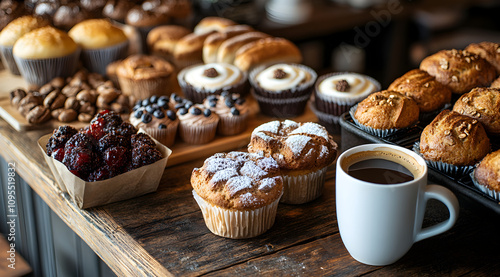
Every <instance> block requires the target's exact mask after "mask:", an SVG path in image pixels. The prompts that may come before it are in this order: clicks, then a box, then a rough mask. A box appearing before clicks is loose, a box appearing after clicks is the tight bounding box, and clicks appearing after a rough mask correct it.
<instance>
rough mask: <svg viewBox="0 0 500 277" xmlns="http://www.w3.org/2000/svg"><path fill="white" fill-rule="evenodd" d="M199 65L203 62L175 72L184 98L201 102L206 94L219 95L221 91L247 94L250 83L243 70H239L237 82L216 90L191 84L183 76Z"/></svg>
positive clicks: (241, 94)
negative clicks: (240, 74) (239, 74)
mask: <svg viewBox="0 0 500 277" xmlns="http://www.w3.org/2000/svg"><path fill="white" fill-rule="evenodd" d="M201 65H203V64H199V63H198V64H195V65H191V66H188V67H186V68H184V69H182V70H181V71H180V72H179V74H177V81H178V83H179V86H180V87H181V89H182V92H183V93H184V97H185V98H187V99H189V100H191V101H193V102H194V103H197V104H202V103H203V100H205V98H207V96H209V95H213V94H216V95H220V94H221V93H222V92H223V91H227V92H229V93H237V94H239V95H240V96H243V97H244V96H245V95H247V94H248V91H249V90H250V85H249V84H248V78H247V76H248V75H247V74H246V73H245V72H244V71H242V72H241V73H242V76H241V79H240V81H239V82H238V83H236V84H234V85H231V86H225V87H222V88H219V89H216V90H206V89H204V88H198V87H194V86H192V85H191V84H189V83H187V82H186V80H185V78H184V76H185V75H186V73H187V72H188V71H189V70H191V69H192V68H194V67H197V66H201Z"/></svg>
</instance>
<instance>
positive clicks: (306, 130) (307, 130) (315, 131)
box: [290, 122, 328, 140]
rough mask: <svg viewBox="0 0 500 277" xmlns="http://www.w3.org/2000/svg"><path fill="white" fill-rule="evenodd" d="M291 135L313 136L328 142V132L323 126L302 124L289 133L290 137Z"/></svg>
mask: <svg viewBox="0 0 500 277" xmlns="http://www.w3.org/2000/svg"><path fill="white" fill-rule="evenodd" d="M293 134H308V135H315V136H319V137H322V138H324V139H326V140H328V131H327V130H326V129H325V128H324V127H323V126H321V125H319V124H316V123H312V122H307V123H304V124H302V126H300V127H299V128H297V129H295V130H293V131H292V132H290V135H293Z"/></svg>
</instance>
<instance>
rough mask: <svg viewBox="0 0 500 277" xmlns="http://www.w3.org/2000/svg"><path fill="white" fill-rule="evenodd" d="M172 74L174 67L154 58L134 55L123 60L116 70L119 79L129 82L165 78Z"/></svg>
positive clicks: (158, 58)
mask: <svg viewBox="0 0 500 277" xmlns="http://www.w3.org/2000/svg"><path fill="white" fill-rule="evenodd" d="M173 72H174V67H173V66H172V65H171V64H170V63H169V62H167V61H165V60H163V59H162V58H160V57H156V56H147V55H141V54H136V55H132V56H129V57H128V58H126V59H125V60H123V61H122V62H121V63H120V64H119V65H118V67H117V68H116V74H117V75H118V77H119V78H122V77H123V78H127V79H131V80H142V79H154V78H166V77H169V76H170V75H171V74H173Z"/></svg>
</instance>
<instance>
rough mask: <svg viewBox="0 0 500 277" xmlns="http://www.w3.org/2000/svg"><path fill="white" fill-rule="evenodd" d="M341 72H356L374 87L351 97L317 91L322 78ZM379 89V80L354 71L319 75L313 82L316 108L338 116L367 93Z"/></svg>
mask: <svg viewBox="0 0 500 277" xmlns="http://www.w3.org/2000/svg"><path fill="white" fill-rule="evenodd" d="M343 74H356V75H360V76H363V77H364V78H366V79H367V80H369V81H370V82H371V83H372V84H373V85H375V88H374V90H373V91H371V92H370V93H366V94H362V95H359V97H353V98H339V97H328V96H325V95H324V94H321V93H318V91H319V89H318V86H319V85H320V83H321V82H322V81H323V80H325V79H327V78H329V77H332V76H337V75H343ZM380 89H381V85H380V82H379V81H377V80H375V79H373V78H372V77H370V76H366V75H364V74H359V73H354V72H334V73H329V74H325V75H321V76H320V77H319V78H318V80H317V81H316V83H315V84H314V96H315V98H316V108H317V109H318V110H319V111H321V112H324V113H327V114H333V115H337V116H340V115H342V114H343V113H345V112H347V111H349V108H350V107H352V106H353V105H355V104H357V103H358V102H360V101H362V100H363V99H365V98H366V97H368V95H370V94H372V93H374V92H377V91H380Z"/></svg>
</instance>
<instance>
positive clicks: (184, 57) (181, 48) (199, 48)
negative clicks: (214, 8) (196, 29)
mask: <svg viewBox="0 0 500 277" xmlns="http://www.w3.org/2000/svg"><path fill="white" fill-rule="evenodd" d="M214 32H215V31H206V32H203V33H200V34H197V33H190V34H188V35H186V36H184V37H182V38H181V39H179V41H177V45H176V46H175V49H174V63H175V64H176V65H177V67H178V68H184V67H186V66H189V65H193V64H197V63H201V62H203V43H204V42H205V39H206V38H207V37H208V36H209V35H211V34H213V33H214Z"/></svg>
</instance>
